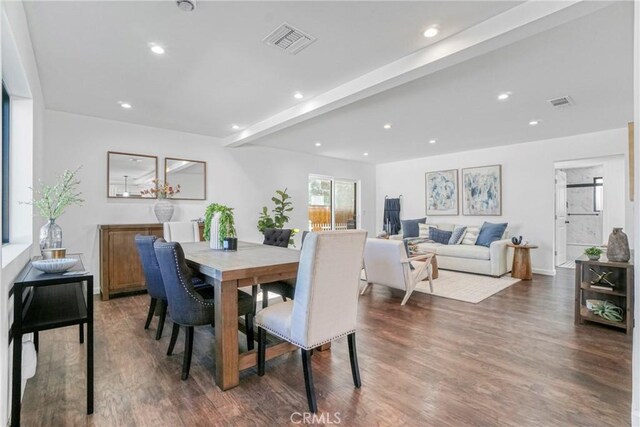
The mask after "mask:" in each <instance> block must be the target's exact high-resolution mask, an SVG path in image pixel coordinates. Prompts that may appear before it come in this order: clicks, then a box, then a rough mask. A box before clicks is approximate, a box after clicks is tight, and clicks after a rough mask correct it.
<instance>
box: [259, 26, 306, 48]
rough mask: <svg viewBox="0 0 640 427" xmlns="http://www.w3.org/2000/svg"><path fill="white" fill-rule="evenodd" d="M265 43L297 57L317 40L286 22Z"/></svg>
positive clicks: (266, 38)
mask: <svg viewBox="0 0 640 427" xmlns="http://www.w3.org/2000/svg"><path fill="white" fill-rule="evenodd" d="M263 41H264V42H265V43H266V44H268V45H269V46H274V47H277V48H278V49H282V50H283V51H285V52H287V53H290V54H292V55H295V54H297V53H298V52H300V51H301V50H302V49H304V48H305V47H307V46H309V45H310V44H311V43H313V42H314V41H316V38H315V37H313V36H310V35H309V34H307V33H305V32H304V31H301V30H299V29H297V28H296V27H294V26H293V25H289V24H287V23H286V22H285V23H284V24H282V25H280V26H279V27H278V28H276V29H275V30H274V31H273V32H272V33H271V34H269V35H268V36H267V37H265V39H264V40H263Z"/></svg>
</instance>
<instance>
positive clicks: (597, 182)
mask: <svg viewBox="0 0 640 427" xmlns="http://www.w3.org/2000/svg"><path fill="white" fill-rule="evenodd" d="M603 187H604V179H603V178H602V177H601V176H596V177H594V178H593V211H594V212H597V213H600V212H602V210H603V209H604V188H603ZM598 193H600V194H599V195H600V197H598ZM598 199H600V203H599V204H600V206H599V207H600V209H598Z"/></svg>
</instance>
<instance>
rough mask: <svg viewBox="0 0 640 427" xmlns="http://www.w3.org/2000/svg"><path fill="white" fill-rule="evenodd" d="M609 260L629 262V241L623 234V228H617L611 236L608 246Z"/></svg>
mask: <svg viewBox="0 0 640 427" xmlns="http://www.w3.org/2000/svg"><path fill="white" fill-rule="evenodd" d="M607 259H608V260H609V261H614V262H629V259H631V251H630V250H629V239H628V238H627V235H626V234H624V233H623V232H622V228H621V227H616V228H614V229H613V232H612V233H611V234H610V235H609V243H608V244H607Z"/></svg>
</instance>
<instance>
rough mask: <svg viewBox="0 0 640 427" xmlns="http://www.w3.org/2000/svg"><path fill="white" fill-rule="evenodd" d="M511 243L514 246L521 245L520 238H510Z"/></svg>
mask: <svg viewBox="0 0 640 427" xmlns="http://www.w3.org/2000/svg"><path fill="white" fill-rule="evenodd" d="M511 243H513V244H514V245H519V244H521V243H522V236H518V237H515V236H514V237H512V238H511Z"/></svg>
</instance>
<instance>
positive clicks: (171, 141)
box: [39, 110, 375, 275]
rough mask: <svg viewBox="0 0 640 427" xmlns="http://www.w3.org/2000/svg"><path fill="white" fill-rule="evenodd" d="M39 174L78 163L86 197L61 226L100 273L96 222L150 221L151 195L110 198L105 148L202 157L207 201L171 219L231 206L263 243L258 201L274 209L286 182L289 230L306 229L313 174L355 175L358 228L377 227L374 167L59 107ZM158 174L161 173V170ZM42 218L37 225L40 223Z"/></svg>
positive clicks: (49, 115)
mask: <svg viewBox="0 0 640 427" xmlns="http://www.w3.org/2000/svg"><path fill="white" fill-rule="evenodd" d="M45 128H46V131H47V134H46V139H45V147H44V156H45V158H46V163H45V165H44V178H45V179H47V180H51V179H53V178H54V177H55V175H56V174H58V173H60V172H61V171H62V170H64V169H65V168H69V169H70V168H75V167H76V166H78V165H83V169H82V170H81V172H80V180H81V185H80V190H81V191H82V193H83V197H84V199H85V200H86V201H85V203H84V205H83V206H81V207H71V208H70V209H69V210H68V211H67V213H65V214H64V215H63V216H62V217H61V218H60V219H59V220H58V223H59V224H60V225H61V226H62V229H63V245H64V246H65V247H66V248H68V250H70V251H78V252H82V253H84V254H85V260H86V261H85V262H86V264H87V265H86V267H87V268H88V269H90V270H91V271H92V272H93V273H94V274H96V275H98V273H99V263H98V255H99V248H98V230H97V226H98V224H118V223H152V222H156V219H155V216H154V215H153V211H152V207H153V203H154V201H153V200H131V199H127V200H124V199H107V195H106V192H107V183H106V177H107V151H109V150H111V151H121V152H133V153H136V154H150V155H157V156H158V157H159V159H158V160H159V165H163V164H164V157H178V158H184V159H194V160H204V161H206V162H207V201H187V200H176V201H175V202H174V203H175V205H176V213H175V214H174V220H191V219H195V218H198V217H201V216H202V215H203V214H204V209H205V207H206V206H207V204H209V203H213V202H217V203H223V204H226V205H229V206H231V207H233V208H235V220H236V226H237V230H238V237H239V238H240V239H244V240H250V241H261V236H260V234H259V233H258V231H257V229H256V222H257V220H258V216H259V212H260V210H261V208H262V206H263V205H267V206H270V207H271V206H272V203H271V197H272V196H273V195H274V192H275V190H276V189H282V188H285V187H287V188H288V189H289V194H290V195H291V196H292V197H293V203H294V211H293V212H292V215H291V222H290V224H289V225H290V226H291V227H292V228H300V229H306V227H307V225H308V218H307V211H306V207H307V191H308V190H307V187H308V183H307V182H308V175H309V174H310V173H314V174H322V175H334V176H338V177H342V178H353V179H356V180H361V182H362V189H363V190H362V208H363V209H362V226H363V228H365V229H368V230H370V231H373V230H374V224H375V221H374V213H375V206H374V199H375V168H374V166H372V165H367V164H364V163H355V162H349V161H343V160H334V159H329V158H322V157H316V156H310V155H306V154H297V153H292V152H286V151H280V150H276V149H271V148H264V147H252V146H247V147H241V148H224V147H221V146H219V144H218V141H217V140H216V139H214V138H209V137H205V136H200V135H193V134H186V133H182V132H176V131H170V130H165V129H157V128H151V127H145V126H139V125H133V124H128V123H122V122H115V121H110V120H103V119H97V118H93V117H87V116H80V115H75V114H69V113H62V112H56V111H49V110H48V111H47V112H46V115H45ZM161 175H162V174H161ZM43 223H44V220H40V222H39V224H43Z"/></svg>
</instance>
